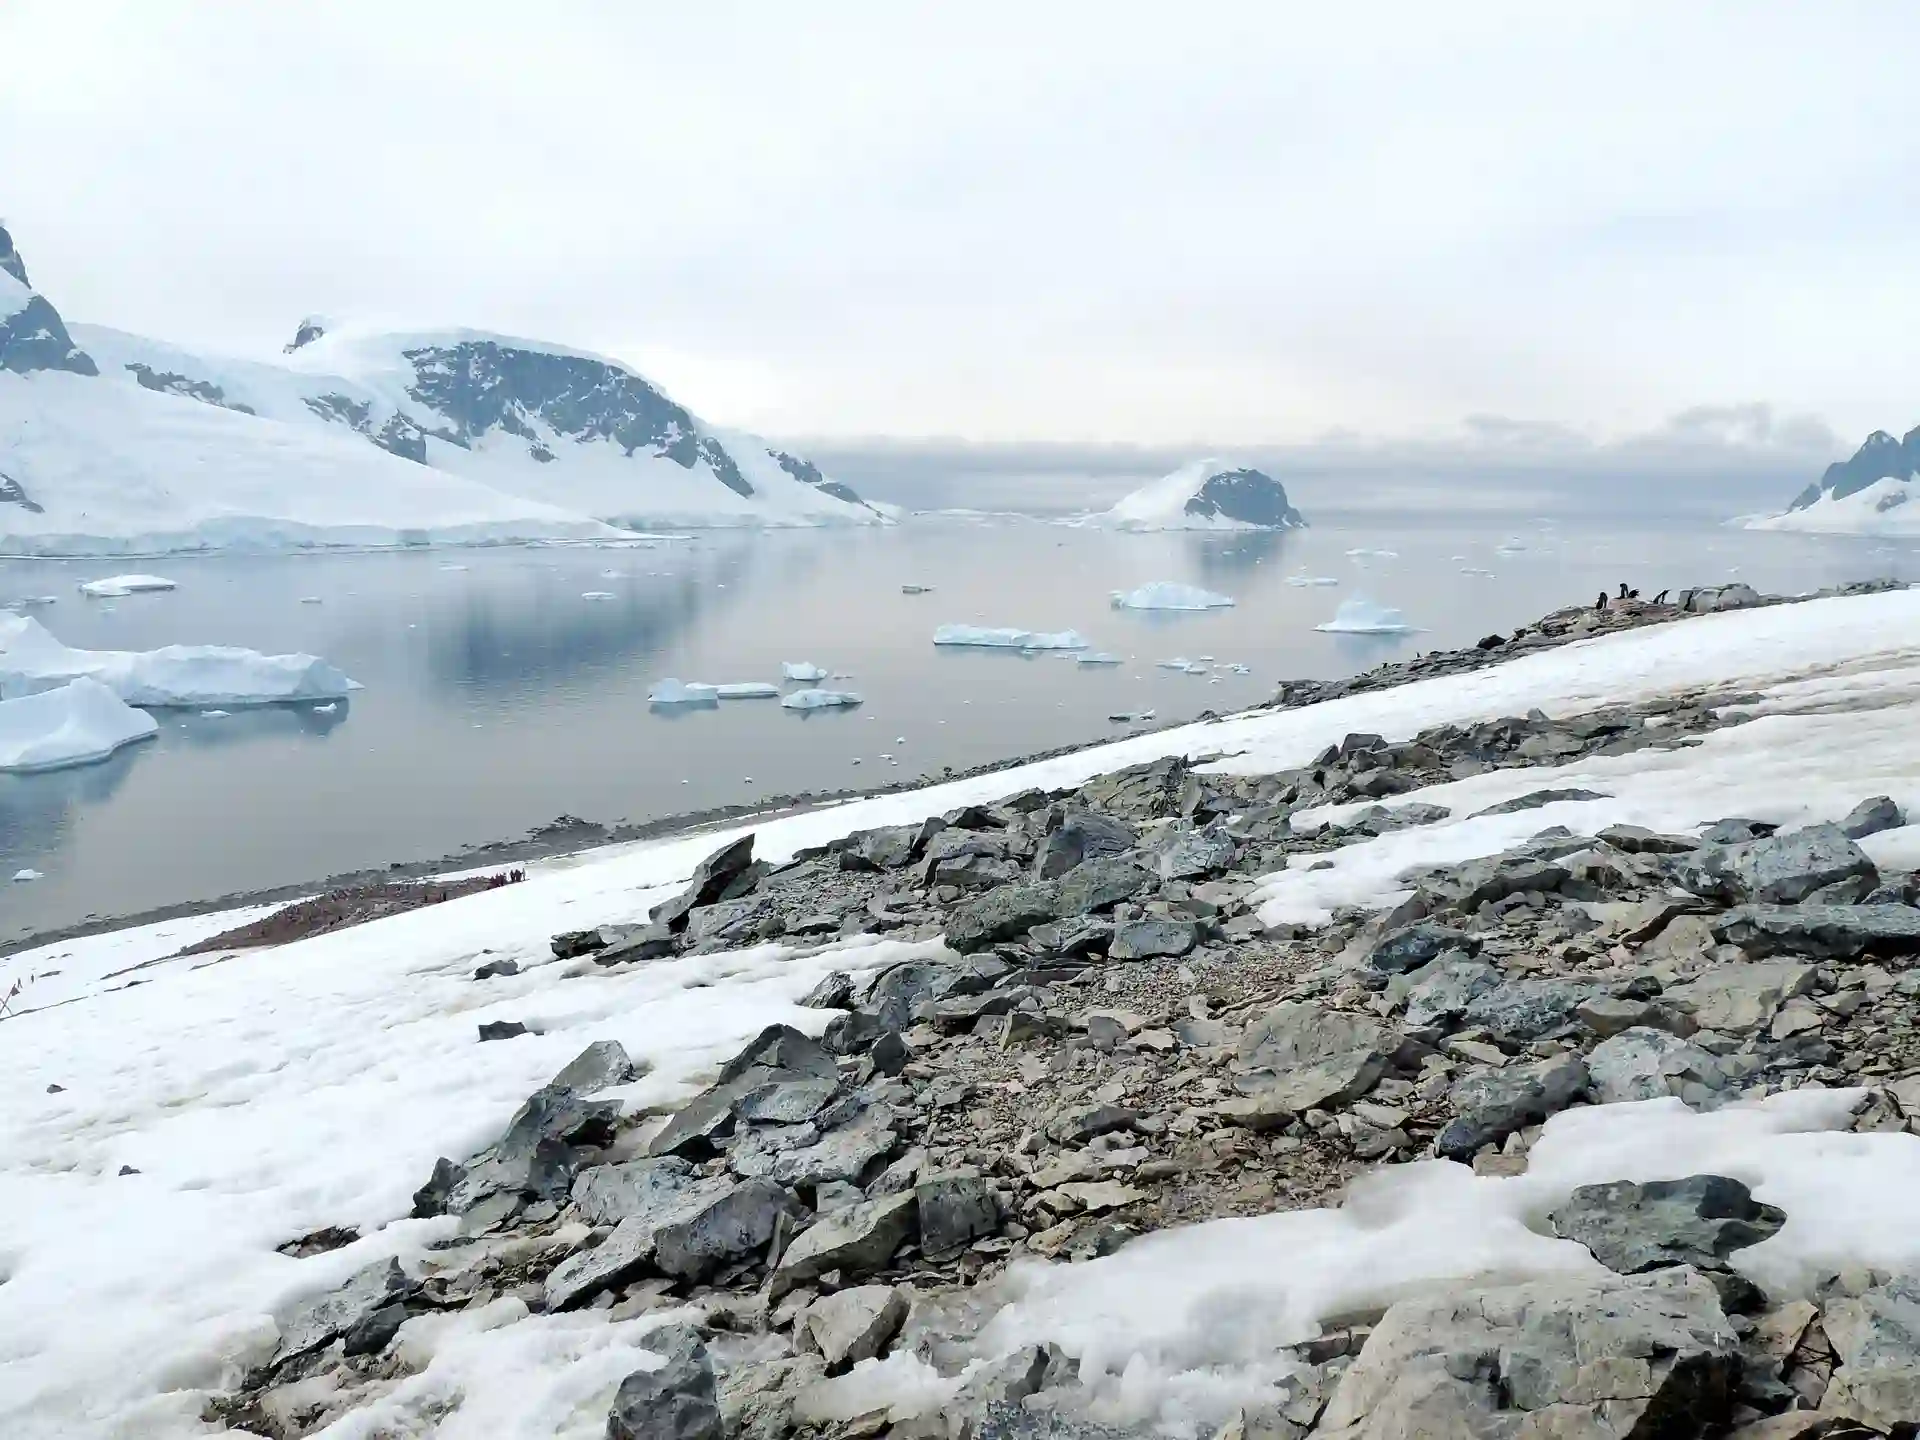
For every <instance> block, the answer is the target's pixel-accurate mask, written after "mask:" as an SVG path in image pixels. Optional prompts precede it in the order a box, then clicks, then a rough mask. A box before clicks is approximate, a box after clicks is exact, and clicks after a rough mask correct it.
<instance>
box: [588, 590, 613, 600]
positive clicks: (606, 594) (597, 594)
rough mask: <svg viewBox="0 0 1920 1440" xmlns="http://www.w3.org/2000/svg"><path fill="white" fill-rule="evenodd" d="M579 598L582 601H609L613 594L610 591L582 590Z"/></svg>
mask: <svg viewBox="0 0 1920 1440" xmlns="http://www.w3.org/2000/svg"><path fill="white" fill-rule="evenodd" d="M580 598H581V599H582V600H611V599H613V598H614V594H613V591H611V590H582V591H581V592H580Z"/></svg>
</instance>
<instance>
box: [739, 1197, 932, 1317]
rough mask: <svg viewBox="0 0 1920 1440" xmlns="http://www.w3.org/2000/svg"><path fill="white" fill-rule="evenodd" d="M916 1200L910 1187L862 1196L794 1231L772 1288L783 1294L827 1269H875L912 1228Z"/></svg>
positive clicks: (863, 1271)
mask: <svg viewBox="0 0 1920 1440" xmlns="http://www.w3.org/2000/svg"><path fill="white" fill-rule="evenodd" d="M919 1205H920V1202H919V1199H918V1198H917V1197H916V1196H915V1195H913V1194H912V1193H911V1192H909V1193H907V1194H904V1195H887V1196H883V1197H881V1198H880V1199H878V1200H863V1201H861V1202H860V1203H859V1204H857V1205H849V1206H847V1207H846V1208H845V1209H844V1210H835V1211H833V1212H832V1213H831V1214H827V1215H822V1216H821V1217H820V1218H819V1219H817V1220H815V1221H814V1222H813V1224H812V1225H811V1226H809V1227H808V1228H807V1229H805V1230H803V1231H801V1232H800V1233H799V1235H797V1236H795V1237H794V1241H793V1243H792V1244H791V1245H789V1246H787V1249H786V1253H785V1254H784V1255H782V1256H781V1257H780V1263H779V1265H778V1266H777V1267H776V1268H775V1270H774V1273H773V1280H772V1288H773V1291H774V1293H776V1294H785V1293H786V1292H787V1291H788V1290H791V1289H792V1288H793V1287H794V1286H795V1285H798V1284H801V1283H802V1282H804V1281H807V1280H811V1279H813V1278H815V1277H816V1276H819V1275H824V1274H825V1273H826V1272H827V1271H829V1270H843V1271H846V1272H847V1273H848V1274H852V1275H865V1274H871V1273H872V1272H873V1271H875V1270H878V1269H879V1268H880V1267H881V1266H883V1265H885V1264H886V1263H887V1261H888V1260H890V1259H891V1258H892V1257H893V1252H894V1251H895V1250H897V1249H899V1248H900V1245H901V1243H902V1242H903V1241H905V1240H906V1239H907V1238H908V1237H909V1236H910V1235H912V1234H913V1233H914V1230H915V1228H916V1226H917V1224H918V1219H919Z"/></svg>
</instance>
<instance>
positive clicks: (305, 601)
mask: <svg viewBox="0 0 1920 1440" xmlns="http://www.w3.org/2000/svg"><path fill="white" fill-rule="evenodd" d="M300 603H301V604H302V605H318V604H320V603H321V601H320V597H319V596H318V595H302V596H301V597H300Z"/></svg>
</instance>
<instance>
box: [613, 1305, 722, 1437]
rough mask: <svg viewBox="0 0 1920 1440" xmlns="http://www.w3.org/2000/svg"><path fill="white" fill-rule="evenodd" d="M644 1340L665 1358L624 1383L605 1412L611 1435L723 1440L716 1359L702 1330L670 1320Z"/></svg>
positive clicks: (631, 1376)
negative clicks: (699, 1331) (659, 1363)
mask: <svg viewBox="0 0 1920 1440" xmlns="http://www.w3.org/2000/svg"><path fill="white" fill-rule="evenodd" d="M642 1343H643V1344H644V1345H645V1346H646V1348H647V1349H649V1350H651V1351H653V1352H654V1353H655V1354H657V1355H663V1356H665V1357H666V1363H665V1364H664V1365H662V1366H660V1367H659V1368H658V1369H655V1370H636V1371H634V1372H633V1373H632V1374H631V1375H629V1376H627V1378H626V1379H624V1380H622V1381H621V1382H620V1389H619V1391H618V1392H617V1393H616V1394H615V1395H614V1400H613V1408H612V1410H611V1411H609V1412H608V1414H607V1440H722V1436H723V1435H724V1434H725V1427H724V1425H723V1423H722V1421H721V1417H720V1403H719V1399H718V1397H717V1395H716V1394H715V1390H716V1386H715V1383H714V1374H713V1361H712V1359H711V1358H710V1357H709V1356H708V1354H707V1347H706V1345H705V1343H704V1342H702V1340H701V1339H700V1336H699V1334H698V1332H696V1331H695V1330H694V1329H693V1328H692V1327H691V1326H687V1325H670V1326H666V1327H663V1328H662V1329H660V1330H656V1331H653V1332H652V1333H650V1334H648V1335H646V1336H644V1337H642Z"/></svg>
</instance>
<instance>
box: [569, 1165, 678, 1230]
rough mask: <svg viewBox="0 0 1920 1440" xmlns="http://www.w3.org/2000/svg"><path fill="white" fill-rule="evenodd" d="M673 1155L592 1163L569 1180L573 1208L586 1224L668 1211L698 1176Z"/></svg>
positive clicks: (605, 1222) (609, 1221)
mask: <svg viewBox="0 0 1920 1440" xmlns="http://www.w3.org/2000/svg"><path fill="white" fill-rule="evenodd" d="M698 1178H699V1177H698V1172H696V1171H695V1170H694V1168H693V1166H691V1165H689V1164H688V1163H687V1162H686V1161H685V1160H682V1159H679V1158H678V1157H677V1156H663V1157H661V1158H660V1159H657V1160H631V1161H628V1162H627V1163H626V1164H624V1165H596V1166H594V1167H593V1168H592V1169H590V1170H583V1171H581V1172H580V1175H579V1177H578V1178H577V1179H575V1180H574V1182H573V1208H574V1210H575V1211H576V1212H578V1214H579V1216H580V1218H581V1219H582V1220H584V1221H586V1222H587V1224H589V1225H618V1224H619V1223H620V1222H621V1221H622V1220H625V1219H626V1218H627V1217H628V1216H630V1215H650V1214H665V1213H669V1212H670V1210H671V1207H672V1205H673V1204H675V1203H677V1202H678V1200H679V1199H680V1197H682V1196H684V1195H685V1193H686V1192H687V1191H688V1190H689V1189H691V1188H692V1186H693V1185H694V1182H695V1181H696V1180H697V1179H698Z"/></svg>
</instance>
